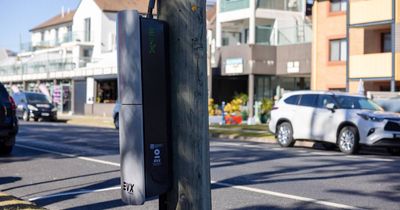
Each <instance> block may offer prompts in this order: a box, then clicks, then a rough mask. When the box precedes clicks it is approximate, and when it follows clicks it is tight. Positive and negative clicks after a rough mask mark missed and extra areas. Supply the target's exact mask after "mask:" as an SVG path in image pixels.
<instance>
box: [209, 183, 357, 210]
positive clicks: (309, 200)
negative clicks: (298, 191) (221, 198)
mask: <svg viewBox="0 0 400 210" xmlns="http://www.w3.org/2000/svg"><path fill="white" fill-rule="evenodd" d="M211 183H212V184H216V185H220V186H224V187H230V188H234V189H240V190H245V191H250V192H255V193H260V194H265V195H272V196H275V197H281V198H289V199H293V200H298V201H305V202H310V203H315V204H319V205H324V206H329V207H334V208H339V209H360V208H358V207H354V206H348V205H344V204H339V203H333V202H329V201H322V200H316V199H312V198H306V197H301V196H297V195H290V194H285V193H278V192H273V191H269V190H261V189H257V188H252V187H245V186H238V185H232V184H228V183H224V182H216V181H211Z"/></svg>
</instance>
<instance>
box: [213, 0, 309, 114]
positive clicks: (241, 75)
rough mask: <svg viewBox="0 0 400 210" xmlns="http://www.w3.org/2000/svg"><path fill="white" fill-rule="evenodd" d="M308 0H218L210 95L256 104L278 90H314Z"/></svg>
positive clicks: (250, 104)
mask: <svg viewBox="0 0 400 210" xmlns="http://www.w3.org/2000/svg"><path fill="white" fill-rule="evenodd" d="M305 9H306V1H305V0H237V1H229V0H219V1H217V6H216V19H215V37H214V39H213V41H212V45H215V47H216V52H215V59H211V66H212V68H213V71H212V74H211V75H212V77H213V79H212V90H211V96H212V98H214V100H215V101H216V102H217V103H221V102H222V101H225V102H229V101H230V100H231V99H232V97H233V96H234V95H235V93H246V94H248V96H249V101H248V109H249V116H252V115H253V108H254V103H255V102H256V101H261V100H262V99H263V98H273V97H274V96H275V95H277V94H279V93H277V89H279V92H280V89H285V90H303V89H309V88H310V77H311V39H312V38H311V36H312V28H311V24H310V22H311V21H310V20H308V17H306V16H305Z"/></svg>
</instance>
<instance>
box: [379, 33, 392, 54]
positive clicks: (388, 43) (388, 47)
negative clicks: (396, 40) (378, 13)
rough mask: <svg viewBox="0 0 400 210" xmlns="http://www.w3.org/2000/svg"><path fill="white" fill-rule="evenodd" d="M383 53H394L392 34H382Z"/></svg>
mask: <svg viewBox="0 0 400 210" xmlns="http://www.w3.org/2000/svg"><path fill="white" fill-rule="evenodd" d="M381 36H382V52H391V51H392V35H391V34H390V32H386V33H382V35H381Z"/></svg>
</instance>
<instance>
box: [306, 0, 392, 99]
mask: <svg viewBox="0 0 400 210" xmlns="http://www.w3.org/2000/svg"><path fill="white" fill-rule="evenodd" d="M399 3H400V2H398V1H397V0H330V1H328V0H317V1H314V6H313V26H314V27H313V30H314V32H313V34H314V39H313V70H312V82H311V83H312V89H315V90H348V91H350V92H357V89H358V85H359V81H360V80H362V81H363V83H364V89H365V90H366V91H396V90H398V89H399V86H400V83H399V81H400V69H399V67H398V66H399V65H398V64H400V63H399V62H400V56H399V55H400V54H399V53H398V52H399V46H397V45H396V38H397V36H398V34H399V32H398V30H397V27H398V23H399V21H400V17H399V10H398V8H399ZM399 9H400V8H399Z"/></svg>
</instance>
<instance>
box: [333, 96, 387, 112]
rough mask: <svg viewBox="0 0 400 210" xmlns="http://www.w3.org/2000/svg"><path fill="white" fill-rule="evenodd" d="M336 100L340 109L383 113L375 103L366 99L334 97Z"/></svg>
mask: <svg viewBox="0 0 400 210" xmlns="http://www.w3.org/2000/svg"><path fill="white" fill-rule="evenodd" d="M336 100H337V102H338V103H339V106H340V108H342V109H367V110H372V111H383V109H382V108H381V107H380V106H379V105H378V104H376V103H375V102H373V101H371V100H369V99H368V98H363V97H356V96H336Z"/></svg>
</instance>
